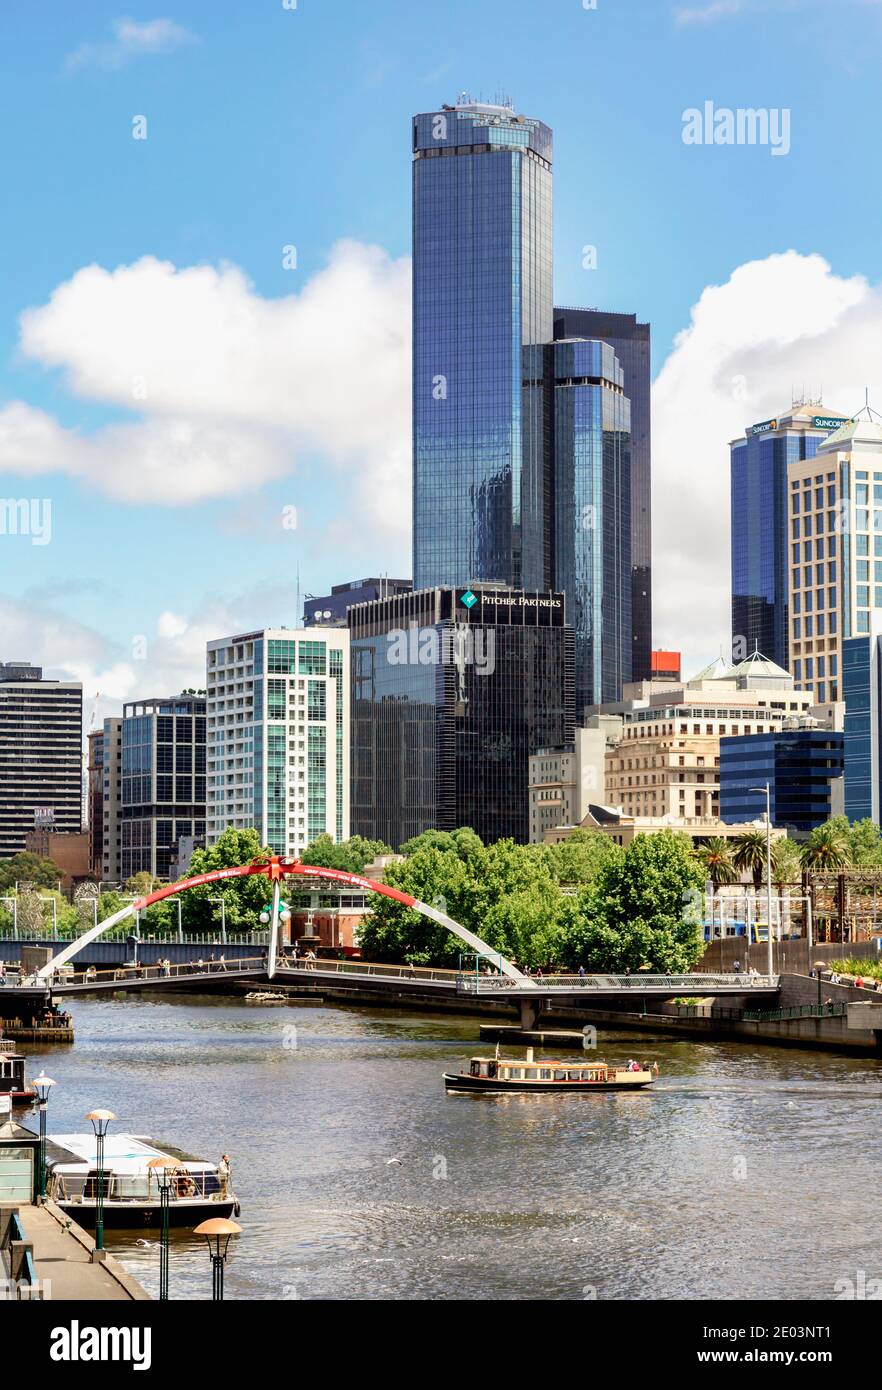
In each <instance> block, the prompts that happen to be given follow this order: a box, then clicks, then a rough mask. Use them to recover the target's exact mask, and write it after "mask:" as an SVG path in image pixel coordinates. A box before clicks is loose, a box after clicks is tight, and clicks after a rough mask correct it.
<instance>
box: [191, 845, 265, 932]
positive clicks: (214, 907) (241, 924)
mask: <svg viewBox="0 0 882 1390" xmlns="http://www.w3.org/2000/svg"><path fill="white" fill-rule="evenodd" d="M271 853H272V851H271V850H270V849H269V848H268V847H267V846H266V845H261V843H260V839H259V837H258V834H257V831H256V830H253V829H249V830H234V829H233V828H232V827H228V828H227V829H226V830H225V831H223V833H222V834H221V835H220V836H219V837H218V839H217V840H216V842H215V843H214V844H213V845H208V846H206V847H205V848H204V849H197V850H194V851H193V857H192V859H191V861H190V869H189V872H188V874H187V877H188V878H195V877H196V876H197V875H198V874H207V873H211V872H212V870H215V869H232V868H234V867H236V866H237V865H239V864H250V863H251V862H252V861H253V860H255V859H261V858H269V856H270V854H271ZM269 897H270V888H269V885H268V883H267V880H266V878H265V876H264V875H263V874H252V875H249V876H248V877H245V878H231V879H219V880H218V881H217V882H214V883H203V884H200V886H199V887H198V888H188V889H187V891H186V892H185V893H184V894H183V895H182V898H181V904H182V909H181V910H182V914H183V922H184V927H185V930H188V931H204V932H208V931H212V930H214V929H215V928H216V927H217V925H218V921H219V907H218V904H217V903H216V902H211V901H210V899H212V898H223V900H224V912H225V915H226V921H227V927H228V928H229V930H230V931H250V930H251V929H252V928H254V927H256V926H258V925H259V922H258V917H259V915H260V910H261V908H262V907H264V905H265V904H266V903H267V902H268V901H269ZM175 913H176V914H177V909H175Z"/></svg>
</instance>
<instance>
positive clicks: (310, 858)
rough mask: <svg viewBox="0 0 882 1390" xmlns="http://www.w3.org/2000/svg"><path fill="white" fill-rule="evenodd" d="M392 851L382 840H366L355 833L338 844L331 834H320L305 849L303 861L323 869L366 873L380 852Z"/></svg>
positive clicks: (387, 852) (389, 852)
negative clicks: (368, 866) (366, 869)
mask: <svg viewBox="0 0 882 1390" xmlns="http://www.w3.org/2000/svg"><path fill="white" fill-rule="evenodd" d="M391 853H392V851H391V849H390V848H389V846H388V845H386V844H384V843H383V841H382V840H365V839H363V838H362V836H361V835H353V836H352V838H351V839H350V840H344V841H343V842H342V843H341V844H338V843H337V842H336V841H335V840H332V839H331V836H330V835H319V836H318V838H317V839H315V840H313V842H312V844H311V845H307V847H306V849H305V850H304V851H303V856H302V858H303V863H304V864H314V865H317V866H320V867H321V868H323V869H343V870H344V871H345V872H346V873H349V874H361V873H364V870H365V867H366V865H368V864H372V863H373V862H374V860H375V859H376V858H377V855H379V854H391Z"/></svg>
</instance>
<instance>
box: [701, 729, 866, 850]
mask: <svg viewBox="0 0 882 1390" xmlns="http://www.w3.org/2000/svg"><path fill="white" fill-rule="evenodd" d="M843 756H844V736H843V735H842V734H840V733H834V732H832V731H831V730H828V729H794V730H786V729H782V730H781V732H780V733H770V734H742V735H741V736H740V737H738V738H721V739H720V819H721V820H723V821H726V822H727V823H730V824H740V823H742V822H744V821H753V820H759V819H760V817H762V816H764V815H765V810H766V794H765V791H764V790H763V791H753V790H751V788H755V787H764V786H765V783H766V782H768V784H769V788H770V793H771V815H772V824H773V825H775V826H784V827H786V828H788V829H792V830H796V831H805V832H808V831H811V830H814V828H815V826H817V825H823V823H824V822H825V821H827V820H829V819H830V816H831V814H832V810H831V807H832V791H833V789H832V786H831V782H832V781H833V779H834V778H837V777H841V776H842V773H843Z"/></svg>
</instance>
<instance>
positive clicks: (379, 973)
mask: <svg viewBox="0 0 882 1390" xmlns="http://www.w3.org/2000/svg"><path fill="white" fill-rule="evenodd" d="M279 968H280V969H282V970H286V971H287V970H296V971H297V972H298V973H300V974H304V975H309V974H310V973H312V972H315V971H316V970H320V971H321V972H322V973H323V974H328V973H330V974H333V975H344V976H345V975H351V976H361V977H364V976H371V975H373V976H375V977H377V978H382V979H384V980H435V981H437V982H439V983H443V984H454V983H455V982H456V981H457V979H458V978H459V976H458V972H457V971H456V970H442V969H440V968H439V967H429V966H425V965H383V964H377V963H375V962H371V961H363V960H324V959H322V958H321V957H319V958H318V959H317V960H306V959H305V958H304V957H302V956H301V957H299V958H298V959H297V960H295V959H294V958H293V956H290V955H289V956H286V957H284V958H283V961H282V958H280V966H279Z"/></svg>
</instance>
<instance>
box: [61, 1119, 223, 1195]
mask: <svg viewBox="0 0 882 1390" xmlns="http://www.w3.org/2000/svg"><path fill="white" fill-rule="evenodd" d="M46 1152H47V1160H48V1163H49V1170H50V1196H51V1197H52V1198H53V1199H54V1200H55V1201H56V1202H62V1203H66V1202H87V1203H88V1202H94V1201H95V1199H96V1197H97V1195H98V1193H97V1185H98V1183H97V1179H98V1169H97V1166H96V1154H95V1138H94V1135H91V1134H89V1135H85V1134H59V1135H55V1136H52V1137H51V1138H50V1139H49V1140H48V1142H47V1146H46ZM151 1158H172V1159H174V1160H175V1162H176V1163H177V1165H178V1166H177V1167H175V1168H174V1169H171V1170H170V1172H171V1192H170V1199H171V1201H172V1202H175V1201H183V1200H192V1199H194V1198H209V1199H210V1198H214V1197H217V1196H218V1195H219V1194H220V1193H221V1188H222V1179H221V1177H220V1175H219V1174H218V1170H217V1165H216V1164H215V1163H205V1162H203V1161H201V1160H199V1159H193V1158H190V1157H189V1156H187V1155H185V1154H182V1153H180V1151H178V1150H170V1149H169V1148H168V1146H167V1145H163V1147H162V1148H159V1147H155V1146H154V1145H153V1144H151V1143H150V1142H149V1141H147V1140H145V1139H142V1138H139V1137H138V1136H137V1135H133V1134H115V1135H108V1136H107V1138H106V1140H105V1149H104V1178H103V1187H104V1199H105V1201H107V1202H141V1203H143V1202H155V1201H157V1200H158V1198H159V1178H158V1174H157V1170H156V1169H153V1168H149V1167H148V1166H147V1165H148V1162H149V1160H150V1159H151Z"/></svg>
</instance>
